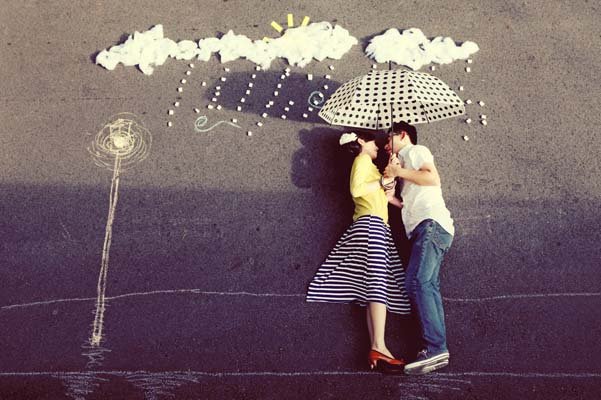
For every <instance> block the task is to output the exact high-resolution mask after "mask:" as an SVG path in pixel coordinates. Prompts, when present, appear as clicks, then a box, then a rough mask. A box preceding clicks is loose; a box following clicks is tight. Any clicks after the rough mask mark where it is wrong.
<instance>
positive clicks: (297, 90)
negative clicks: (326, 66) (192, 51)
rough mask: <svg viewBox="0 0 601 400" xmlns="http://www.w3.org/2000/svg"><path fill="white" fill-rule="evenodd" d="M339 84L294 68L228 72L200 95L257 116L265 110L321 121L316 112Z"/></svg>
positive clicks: (274, 115)
mask: <svg viewBox="0 0 601 400" xmlns="http://www.w3.org/2000/svg"><path fill="white" fill-rule="evenodd" d="M253 74H254V75H255V78H252V75H253ZM222 78H225V79H226V80H225V81H223V80H222ZM278 85H280V87H278ZM340 85H341V83H340V82H337V81H334V80H331V79H326V78H325V77H324V76H318V75H315V76H314V77H313V79H312V80H308V78H307V74H301V73H297V72H290V73H289V76H286V75H285V73H284V71H249V72H232V73H226V74H224V75H223V76H222V77H220V78H218V79H217V80H215V81H214V82H213V83H212V84H211V85H210V86H208V87H206V88H202V92H203V94H202V98H203V99H204V100H205V101H206V102H207V103H208V104H211V105H213V107H215V108H216V107H217V106H218V105H220V106H221V107H222V108H224V109H226V110H234V111H238V107H240V112H243V113H246V114H255V115H256V116H257V117H258V118H261V117H262V115H263V114H264V113H265V114H267V118H282V116H285V119H286V120H290V121H302V122H310V123H323V120H322V119H321V118H319V116H318V115H317V113H318V112H319V109H320V108H321V106H322V105H323V104H324V103H325V101H326V100H327V99H328V98H329V97H330V96H331V95H332V94H333V93H334V92H335V91H336V89H338V88H339V87H340ZM325 87H327V89H326V88H325ZM247 91H248V92H247ZM276 92H277V94H276ZM315 102H317V104H315ZM310 107H311V108H312V110H310V109H309V108H310ZM303 114H304V115H303Z"/></svg>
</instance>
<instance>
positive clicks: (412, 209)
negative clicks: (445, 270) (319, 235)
mask: <svg viewBox="0 0 601 400" xmlns="http://www.w3.org/2000/svg"><path fill="white" fill-rule="evenodd" d="M386 149H387V151H389V152H392V157H391V162H390V164H389V165H388V166H387V167H386V170H385V171H384V175H385V176H386V177H397V178H401V179H403V189H402V191H401V197H402V200H403V202H402V204H400V202H398V205H399V206H402V217H403V225H404V226H405V231H406V233H407V237H408V238H409V240H410V243H411V256H410V258H409V264H408V265H407V270H406V279H405V286H406V289H407V293H408V294H409V298H410V299H411V302H412V304H413V306H414V308H415V311H416V313H417V316H418V319H419V323H420V328H421V338H422V342H423V349H422V350H421V351H420V352H419V353H418V355H417V358H416V360H415V361H414V362H412V363H410V364H407V365H406V366H405V373H407V374H411V375H419V374H425V373H428V372H431V371H434V370H436V369H439V368H442V367H445V366H447V365H448V363H449V351H448V349H447V340H446V330H445V323H444V311H443V307H442V297H441V295H440V278H439V272H440V265H441V263H442V260H443V257H444V255H445V254H446V253H447V251H448V250H449V248H450V247H451V243H452V242H453V235H454V233H455V230H454V226H453V219H452V218H451V214H450V212H449V210H448V209H447V207H446V205H445V202H444V199H443V197H442V191H441V187H440V176H439V175H438V171H437V170H436V166H435V165H434V158H433V157H432V153H430V150H428V148H427V147H425V146H418V145H417V131H416V129H415V127H413V126H412V125H409V124H407V123H405V122H400V123H395V124H394V125H393V136H392V139H391V141H390V142H389V143H388V145H387V146H386ZM397 154H398V156H397Z"/></svg>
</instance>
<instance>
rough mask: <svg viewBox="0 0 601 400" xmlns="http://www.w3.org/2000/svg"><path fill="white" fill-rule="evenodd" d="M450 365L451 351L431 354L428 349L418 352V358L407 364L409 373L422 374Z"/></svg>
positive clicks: (407, 372)
mask: <svg viewBox="0 0 601 400" xmlns="http://www.w3.org/2000/svg"><path fill="white" fill-rule="evenodd" d="M447 365H449V352H448V351H444V352H442V353H437V354H434V355H429V354H428V351H427V350H422V351H420V352H419V353H417V358H416V359H415V361H413V362H412V363H409V364H407V365H405V373H406V374H407V375H422V374H427V373H428V372H432V371H435V370H437V369H440V368H443V367H446V366H447Z"/></svg>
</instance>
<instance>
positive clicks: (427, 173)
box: [384, 162, 440, 186]
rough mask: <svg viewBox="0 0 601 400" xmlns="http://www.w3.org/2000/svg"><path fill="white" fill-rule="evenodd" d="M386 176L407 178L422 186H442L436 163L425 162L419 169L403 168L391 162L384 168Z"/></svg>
mask: <svg viewBox="0 0 601 400" xmlns="http://www.w3.org/2000/svg"><path fill="white" fill-rule="evenodd" d="M384 176H386V177H398V178H402V179H407V180H408V181H410V182H413V183H415V184H417V185H420V186H440V175H438V170H437V169H436V167H435V166H434V163H429V162H427V163H423V164H422V167H421V168H420V169H419V170H417V171H416V170H413V169H406V168H402V167H401V166H400V165H398V164H389V165H388V166H387V167H386V169H385V170H384Z"/></svg>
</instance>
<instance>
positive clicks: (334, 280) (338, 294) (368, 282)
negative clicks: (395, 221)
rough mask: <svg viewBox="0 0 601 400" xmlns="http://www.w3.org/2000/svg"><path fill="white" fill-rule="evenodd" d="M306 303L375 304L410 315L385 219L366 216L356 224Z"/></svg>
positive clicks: (311, 287)
mask: <svg viewBox="0 0 601 400" xmlns="http://www.w3.org/2000/svg"><path fill="white" fill-rule="evenodd" d="M307 301H309V302H317V301H320V302H331V303H356V304H359V305H362V306H365V305H367V303H370V302H376V303H382V304H385V305H386V308H387V310H388V311H390V312H393V313H397V314H409V313H410V312H411V307H410V305H409V298H408V297H407V292H406V291H405V272H404V270H403V267H402V264H401V259H400V258H399V254H398V252H397V249H396V246H395V245H394V242H393V240H392V234H391V232H390V227H389V226H388V225H386V224H385V223H384V221H383V220H382V218H380V217H376V216H373V215H365V216H362V217H359V218H358V219H357V220H356V221H355V222H353V224H352V225H351V226H350V227H349V228H348V229H347V230H346V232H344V234H343V235H342V237H341V238H340V239H339V240H338V243H336V246H335V247H334V249H333V250H332V251H331V252H330V254H329V255H328V257H327V259H326V261H325V262H324V263H323V264H322V265H321V267H320V268H319V270H318V271H317V273H316V274H315V277H314V278H313V281H311V283H310V284H309V291H308V293H307Z"/></svg>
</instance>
